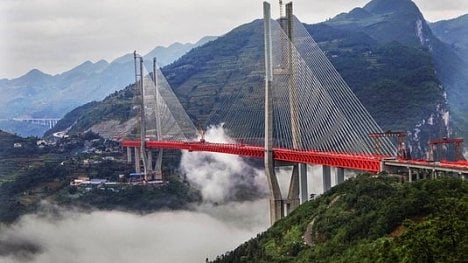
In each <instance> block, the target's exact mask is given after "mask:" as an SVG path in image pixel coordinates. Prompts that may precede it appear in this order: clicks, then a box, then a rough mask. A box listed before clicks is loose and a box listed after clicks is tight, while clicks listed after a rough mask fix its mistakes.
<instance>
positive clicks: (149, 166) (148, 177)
mask: <svg viewBox="0 0 468 263" xmlns="http://www.w3.org/2000/svg"><path fill="white" fill-rule="evenodd" d="M146 156H147V158H146V159H147V161H146V166H147V167H146V171H147V174H145V180H146V181H150V180H151V179H153V178H152V177H153V152H152V151H147V152H146Z"/></svg>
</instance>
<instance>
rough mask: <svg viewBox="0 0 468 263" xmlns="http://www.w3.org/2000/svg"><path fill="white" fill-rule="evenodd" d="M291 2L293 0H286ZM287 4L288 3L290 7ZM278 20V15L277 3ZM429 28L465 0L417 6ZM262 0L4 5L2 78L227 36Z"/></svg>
mask: <svg viewBox="0 0 468 263" xmlns="http://www.w3.org/2000/svg"><path fill="white" fill-rule="evenodd" d="M286 1H287V0H286ZM286 1H285V2H286ZM271 2H272V4H273V7H274V9H273V12H274V13H273V15H275V16H277V15H278V14H279V11H278V8H277V1H276V0H274V1H273V0H272V1H271ZM367 2H368V0H296V1H294V4H295V7H294V8H295V13H296V15H297V16H298V18H299V19H301V20H302V21H304V22H307V23H314V22H321V21H323V20H325V19H327V18H330V17H333V16H335V15H336V14H338V13H340V12H347V11H349V10H351V9H352V8H354V7H357V6H363V5H365V4H366V3H367ZM415 2H416V3H417V4H418V6H419V7H420V9H421V10H422V12H423V14H424V16H425V18H426V19H427V20H429V21H437V20H441V19H447V18H454V17H457V16H460V15H462V14H466V13H468V1H467V0H415ZM261 3H262V0H204V1H202V0H134V1H128V0H99V1H96V0H66V1H65V0H0V38H1V41H0V55H1V56H0V58H1V59H0V78H14V77H17V76H20V75H22V74H24V73H26V72H27V71H29V70H30V69H32V68H37V69H40V70H41V71H44V72H46V73H49V74H57V73H61V72H63V71H65V70H68V69H70V68H72V67H74V66H76V65H78V64H80V63H82V62H84V61H86V60H91V61H94V62H95V61H98V60H100V59H106V60H108V61H111V60H113V59H115V58H117V57H119V56H121V55H123V54H125V53H129V52H132V51H133V50H135V49H136V50H138V51H140V53H146V52H148V51H150V50H151V49H152V48H154V47H155V46H158V45H163V46H166V45H169V44H171V43H173V42H195V41H197V40H198V39H200V38H201V37H203V36H206V35H222V34H224V33H226V32H228V31H229V30H231V29H232V28H234V27H236V26H238V25H240V24H243V23H246V22H250V21H252V20H253V19H256V18H260V17H261V16H262V8H261Z"/></svg>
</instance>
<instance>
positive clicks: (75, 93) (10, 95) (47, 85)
mask: <svg viewBox="0 0 468 263" xmlns="http://www.w3.org/2000/svg"><path fill="white" fill-rule="evenodd" d="M213 39H215V37H204V38H202V39H201V40H200V41H198V42H197V43H195V44H191V43H187V44H181V43H174V44H172V45H170V46H168V47H161V46H158V47H156V48H154V49H153V50H152V51H150V52H149V53H148V54H146V55H145V56H144V57H145V60H146V61H147V62H148V63H151V62H150V61H152V58H153V57H157V58H158V64H159V65H160V66H165V65H167V64H170V63H172V62H173V61H174V60H176V59H177V58H179V57H180V56H182V55H183V54H185V53H186V52H188V51H189V50H191V49H192V48H194V47H197V46H200V45H203V44H205V43H206V42H209V41H211V40H213ZM132 82H134V74H133V54H127V55H124V56H122V57H119V58H117V59H115V60H114V61H112V62H111V63H108V62H107V61H105V60H100V61H98V62H95V63H93V62H91V61H86V62H84V63H82V64H80V65H78V66H76V67H75V68H73V69H70V70H69V71H66V72H63V73H62V74H58V75H55V76H52V75H49V74H46V73H44V72H41V71H40V70H37V69H33V70H31V71H29V72H28V73H27V74H25V75H23V76H21V77H19V78H16V79H12V80H7V79H2V80H0V92H1V93H2V96H0V119H13V118H60V117H62V116H64V115H65V114H66V113H67V112H69V111H70V110H72V109H74V108H76V107H78V106H80V105H82V104H84V103H87V102H89V101H93V100H102V99H103V98H104V97H105V96H107V95H109V94H110V93H112V92H114V91H116V90H120V89H122V88H124V87H125V86H127V85H129V84H131V83H132ZM15 126H16V127H15ZM29 126H30V125H29ZM0 128H1V129H5V130H9V131H12V132H18V133H19V134H22V135H39V136H40V135H42V133H43V132H44V131H45V130H46V128H43V130H41V129H40V128H38V127H33V128H35V129H33V130H30V128H31V127H28V126H27V125H26V126H25V125H24V124H23V125H21V124H19V123H15V122H11V121H3V122H1V121H0ZM31 132H32V133H31ZM37 133H39V134H37Z"/></svg>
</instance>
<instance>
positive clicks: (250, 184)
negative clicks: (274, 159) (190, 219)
mask: <svg viewBox="0 0 468 263" xmlns="http://www.w3.org/2000/svg"><path fill="white" fill-rule="evenodd" d="M205 139H206V141H207V142H210V143H232V142H233V141H232V139H230V138H229V137H228V136H227V135H226V134H225V132H224V130H223V128H222V126H212V127H210V128H209V129H208V130H207V132H206V134H205ZM180 168H181V170H182V172H183V173H185V174H186V176H187V179H188V180H189V181H190V182H191V183H192V185H193V186H195V187H196V188H198V189H200V191H201V193H202V196H203V200H204V201H208V202H225V201H228V200H245V199H252V198H254V199H255V198H258V197H261V196H265V195H266V194H267V190H268V189H267V182H266V178H265V175H264V172H263V169H262V168H255V167H253V166H251V165H250V164H248V163H247V161H246V160H244V159H243V158H241V157H239V156H236V155H229V154H220V153H209V152H187V151H185V152H183V153H182V158H181V163H180Z"/></svg>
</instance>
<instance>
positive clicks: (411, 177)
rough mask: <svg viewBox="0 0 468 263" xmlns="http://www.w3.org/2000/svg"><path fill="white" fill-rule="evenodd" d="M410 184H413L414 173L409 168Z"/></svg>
mask: <svg viewBox="0 0 468 263" xmlns="http://www.w3.org/2000/svg"><path fill="white" fill-rule="evenodd" d="M408 182H410V183H411V182H413V173H412V171H411V168H409V167H408Z"/></svg>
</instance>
